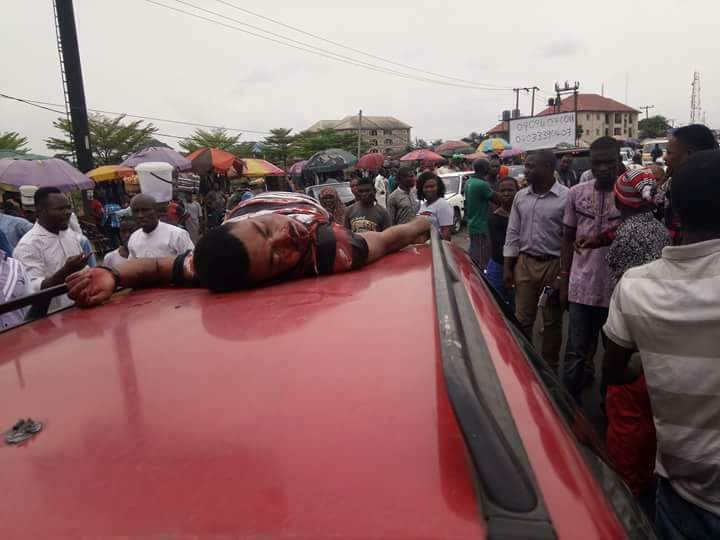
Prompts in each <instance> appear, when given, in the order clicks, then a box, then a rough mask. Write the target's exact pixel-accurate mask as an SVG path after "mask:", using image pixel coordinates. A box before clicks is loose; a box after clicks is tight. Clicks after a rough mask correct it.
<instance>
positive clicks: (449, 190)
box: [439, 171, 473, 234]
mask: <svg viewBox="0 0 720 540" xmlns="http://www.w3.org/2000/svg"><path fill="white" fill-rule="evenodd" d="M472 174H473V173H472V172H469V171H465V172H452V173H446V174H441V175H439V176H440V179H441V180H442V181H443V183H444V184H445V200H447V202H449V203H450V206H452V207H453V227H452V232H453V234H457V233H459V232H460V229H461V228H462V224H463V221H464V220H465V184H466V183H467V181H468V178H470V177H471V176H472Z"/></svg>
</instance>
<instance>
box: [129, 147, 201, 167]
mask: <svg viewBox="0 0 720 540" xmlns="http://www.w3.org/2000/svg"><path fill="white" fill-rule="evenodd" d="M149 161H155V162H157V161H161V162H164V163H169V164H170V165H172V166H173V167H175V168H176V169H179V170H181V171H187V170H189V169H191V168H192V163H190V160H189V159H185V158H184V157H183V156H181V155H180V154H178V153H177V152H176V151H175V150H173V149H172V148H163V147H157V146H153V147H150V148H144V149H142V150H140V151H138V152H135V153H134V154H132V155H131V156H129V157H128V158H127V159H126V160H125V161H123V162H122V163H121V165H123V166H124V167H136V166H137V165H140V164H141V163H147V162H149Z"/></svg>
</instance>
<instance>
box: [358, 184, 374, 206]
mask: <svg viewBox="0 0 720 540" xmlns="http://www.w3.org/2000/svg"><path fill="white" fill-rule="evenodd" d="M356 191H357V194H356V197H357V200H358V201H359V202H360V204H362V205H363V206H372V205H373V204H375V182H373V181H372V180H371V179H370V178H360V179H358V181H357V188H356Z"/></svg>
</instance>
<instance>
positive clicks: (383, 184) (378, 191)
mask: <svg viewBox="0 0 720 540" xmlns="http://www.w3.org/2000/svg"><path fill="white" fill-rule="evenodd" d="M387 190H388V181H387V179H386V178H385V177H384V176H383V175H382V174H378V175H377V176H376V177H375V200H376V201H377V203H378V204H379V205H380V206H382V207H383V208H387Z"/></svg>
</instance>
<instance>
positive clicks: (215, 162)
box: [187, 148, 235, 174]
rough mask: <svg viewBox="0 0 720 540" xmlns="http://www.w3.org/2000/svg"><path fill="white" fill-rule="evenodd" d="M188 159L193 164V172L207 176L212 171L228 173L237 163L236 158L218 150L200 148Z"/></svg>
mask: <svg viewBox="0 0 720 540" xmlns="http://www.w3.org/2000/svg"><path fill="white" fill-rule="evenodd" d="M187 158H188V159H189V160H190V161H191V162H192V168H193V170H194V171H195V172H196V173H198V174H206V173H208V172H210V171H211V170H213V171H216V172H227V171H228V169H230V167H232V166H233V163H234V162H235V156H233V155H232V154H231V153H230V152H226V151H225V150H220V149H218V148H199V149H198V150H195V151H194V152H193V153H192V154H189V155H188V156H187Z"/></svg>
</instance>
